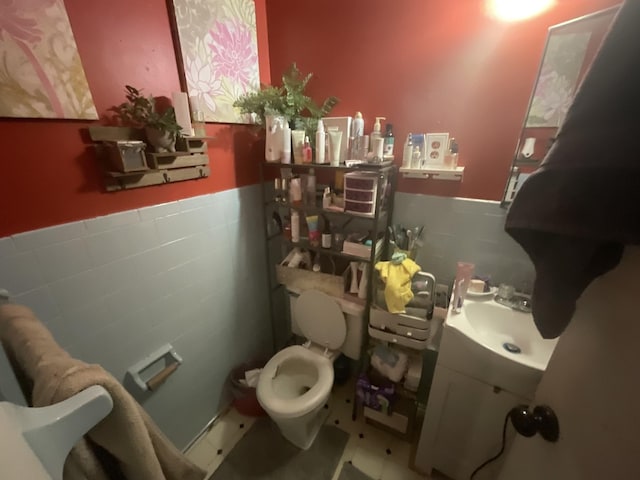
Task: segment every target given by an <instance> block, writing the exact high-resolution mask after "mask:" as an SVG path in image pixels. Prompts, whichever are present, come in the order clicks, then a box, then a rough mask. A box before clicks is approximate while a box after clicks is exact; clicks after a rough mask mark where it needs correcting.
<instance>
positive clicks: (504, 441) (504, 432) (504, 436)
mask: <svg viewBox="0 0 640 480" xmlns="http://www.w3.org/2000/svg"><path fill="white" fill-rule="evenodd" d="M511 412H512V411H511V410H510V411H509V412H507V414H506V415H505V417H504V425H503V426H502V447H500V451H499V452H498V453H497V455H494V456H493V457H491V458H490V459H488V460H487V461H485V462H484V463H483V464H482V465H480V466H479V467H478V468H476V469H475V470H474V471H473V473H472V474H471V476H470V477H469V480H473V478H474V477H475V476H476V475H477V473H478V472H479V471H480V470H482V469H483V468H484V467H486V466H487V465H489V464H490V463H491V462H495V461H496V460H497V459H498V458H500V456H501V455H502V454H503V453H504V449H505V447H506V446H507V425H508V423H509V417H511Z"/></svg>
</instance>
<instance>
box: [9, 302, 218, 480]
mask: <svg viewBox="0 0 640 480" xmlns="http://www.w3.org/2000/svg"><path fill="white" fill-rule="evenodd" d="M0 341H1V342H2V345H3V346H4V348H5V351H6V353H7V357H8V358H9V360H10V361H11V364H12V366H13V367H14V370H17V371H16V373H17V377H18V378H19V380H20V381H21V384H22V385H23V388H25V390H26V391H27V393H30V394H31V395H30V397H31V398H30V403H31V404H32V406H34V407H43V406H47V405H53V404H55V403H58V402H61V401H62V400H65V399H67V398H69V397H72V396H73V395H75V394H77V393H79V392H81V391H82V390H85V389H86V388H88V387H90V386H92V385H101V386H102V387H104V388H105V389H106V390H107V391H108V392H109V394H110V395H111V398H112V400H113V410H112V411H111V413H109V415H108V416H107V417H106V418H105V419H104V420H102V421H101V422H100V423H98V424H97V425H96V426H95V427H94V428H92V429H91V430H90V431H89V432H88V433H87V435H86V437H88V438H89V440H90V441H88V440H87V439H86V438H83V439H81V440H80V441H79V442H78V443H77V444H76V446H75V447H74V448H73V449H72V450H71V453H70V454H69V456H68V457H67V460H66V462H65V466H64V479H65V480H76V479H77V480H85V479H86V480H109V479H114V478H118V479H123V478H124V479H127V480H163V479H164V480H200V479H203V478H204V477H205V472H204V471H203V470H201V469H200V468H198V467H197V466H196V465H194V464H193V463H191V462H190V461H189V460H188V459H187V458H186V457H185V456H184V455H183V454H182V453H181V452H180V451H179V450H178V449H177V448H176V447H175V446H174V445H173V444H172V443H171V441H170V440H169V439H167V438H166V437H165V436H164V434H163V433H162V432H161V431H160V429H159V428H158V427H157V426H156V425H155V423H154V422H153V420H151V418H150V417H149V416H148V415H147V413H146V412H145V411H144V410H143V409H142V407H141V406H140V405H139V404H138V403H137V402H136V401H135V400H134V399H133V398H132V397H131V395H129V393H128V392H127V391H126V390H125V389H124V387H123V386H122V385H121V384H120V383H119V382H118V381H117V380H116V379H115V378H114V377H113V376H112V375H111V374H109V373H108V372H107V371H105V370H104V369H103V368H102V367H100V366H99V365H89V364H86V363H84V362H82V361H80V360H76V359H74V358H72V357H71V356H70V355H69V354H68V353H67V352H66V351H65V350H63V349H62V348H61V347H60V346H59V345H58V344H57V343H56V341H55V340H54V338H53V337H52V335H51V333H50V332H49V330H47V328H46V327H45V326H44V325H43V324H42V323H41V322H40V321H39V320H38V319H36V317H35V316H34V314H33V312H32V311H31V310H29V309H28V308H27V307H24V306H21V305H13V304H5V305H0ZM95 446H97V447H98V448H97V451H96V449H94V447H95ZM105 452H106V454H107V455H105ZM98 455H99V456H100V459H99V458H98ZM105 456H106V457H108V458H107V459H108V461H107V462H106V463H105V462H104V461H103V462H101V461H100V460H104V459H105ZM105 464H110V465H111V466H112V467H114V468H113V470H112V469H111V468H105Z"/></svg>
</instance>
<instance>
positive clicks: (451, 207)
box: [393, 193, 534, 292]
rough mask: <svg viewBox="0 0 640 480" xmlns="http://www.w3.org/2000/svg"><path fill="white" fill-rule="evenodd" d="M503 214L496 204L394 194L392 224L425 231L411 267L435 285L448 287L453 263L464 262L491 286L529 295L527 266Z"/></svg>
mask: <svg viewBox="0 0 640 480" xmlns="http://www.w3.org/2000/svg"><path fill="white" fill-rule="evenodd" d="M506 213H507V211H506V210H505V209H504V208H502V207H500V204H499V203H498V202H490V201H485V200H472V199H468V198H451V197H436V196H432V195H415V194H408V193H397V194H396V197H395V206H394V212H393V220H394V223H401V224H403V225H405V226H406V225H424V226H425V230H424V232H425V233H424V234H423V240H424V245H423V247H422V248H421V249H420V251H419V253H418V256H417V261H418V264H419V265H420V266H421V267H422V268H423V270H426V271H428V272H431V273H433V274H434V275H435V277H436V279H437V280H438V283H445V284H451V283H452V282H453V279H454V278H455V270H456V262H458V261H467V262H472V263H474V264H475V265H476V269H475V271H476V273H478V274H481V275H491V279H492V281H493V282H495V283H500V282H506V283H510V284H512V285H515V286H516V287H517V288H518V289H521V290H523V291H527V292H529V291H530V290H531V288H532V287H533V279H534V268H533V264H532V263H531V261H530V260H529V257H528V256H527V254H526V253H525V252H524V250H522V248H521V247H520V245H518V244H517V243H516V241H515V240H513V239H512V238H511V237H510V236H509V235H508V234H507V233H506V232H505V231H504V221H505V217H506Z"/></svg>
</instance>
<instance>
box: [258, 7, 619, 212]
mask: <svg viewBox="0 0 640 480" xmlns="http://www.w3.org/2000/svg"><path fill="white" fill-rule="evenodd" d="M617 3H620V1H619V0H590V1H584V0H558V2H557V4H556V6H555V7H554V8H553V9H551V10H550V11H548V12H546V13H545V14H543V15H541V16H538V17H536V18H533V19H529V20H526V21H521V22H516V23H512V24H505V23H500V22H498V21H496V20H493V19H491V18H489V17H488V16H487V15H485V12H484V9H483V7H484V1H481V0H402V1H394V2H391V1H389V0H348V1H346V0H325V1H323V2H317V1H316V2H302V1H299V0H268V1H267V16H268V19H269V50H270V62H271V76H272V78H274V79H276V78H279V76H280V75H281V73H282V71H283V70H284V69H285V68H286V67H287V66H288V65H289V64H290V63H291V62H292V61H297V63H298V65H299V67H300V68H301V69H302V70H303V71H304V72H313V73H314V74H315V75H316V78H315V80H314V81H312V84H311V85H310V92H311V93H312V95H313V96H314V98H316V100H320V99H323V98H324V97H326V96H327V95H336V96H338V97H339V98H340V99H341V103H340V104H339V105H338V106H337V107H336V109H335V110H334V112H333V113H332V114H335V115H353V114H354V113H355V112H356V111H357V110H360V111H362V113H363V115H364V116H365V121H366V127H365V130H366V131H369V130H370V128H371V127H372V124H373V117H374V116H375V115H380V116H386V117H387V118H388V119H389V121H390V122H392V123H393V125H394V131H395V134H396V142H397V145H396V149H395V154H396V157H400V156H401V155H402V144H403V142H404V139H405V138H406V135H407V133H408V132H410V131H411V132H414V133H415V132H450V134H451V135H452V136H454V137H456V138H457V139H458V141H459V143H460V152H461V153H460V164H461V165H464V166H465V167H466V170H465V177H464V181H463V183H461V184H460V183H457V182H444V181H437V180H427V181H424V180H415V179H406V180H405V179H401V182H400V185H399V189H400V190H401V191H405V192H411V193H427V194H435V195H447V196H461V197H471V198H482V199H490V200H499V199H501V198H502V193H503V189H504V185H505V182H506V180H507V175H508V171H509V166H510V164H511V160H512V156H513V153H514V150H515V147H516V143H517V140H518V135H519V132H520V128H521V125H522V120H523V117H524V114H525V110H526V108H527V104H528V101H529V96H530V93H531V89H532V88H533V82H534V79H535V76H536V73H537V69H538V65H539V62H540V59H541V56H542V50H543V48H544V43H545V39H546V35H547V28H548V27H549V26H551V25H555V24H557V23H560V22H563V21H566V20H570V19H572V18H575V17H578V16H581V15H585V14H587V13H591V12H595V11H598V10H601V9H603V8H606V7H609V6H612V5H615V4H617ZM383 128H384V127H383Z"/></svg>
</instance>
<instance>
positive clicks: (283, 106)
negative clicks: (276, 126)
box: [233, 62, 338, 138]
mask: <svg viewBox="0 0 640 480" xmlns="http://www.w3.org/2000/svg"><path fill="white" fill-rule="evenodd" d="M312 78H313V74H312V73H308V74H306V75H304V76H303V75H302V73H301V72H300V70H299V69H298V66H297V65H296V64H295V62H294V63H292V64H291V66H290V67H289V68H288V69H287V71H286V72H284V74H283V75H282V85H281V86H274V85H261V87H260V90H258V91H256V92H250V93H246V94H244V95H242V96H241V97H240V98H238V100H236V101H235V103H234V104H233V106H234V107H237V108H239V109H240V111H241V112H242V113H244V114H255V116H256V123H257V124H258V125H262V126H264V125H265V117H266V116H267V115H282V116H284V117H286V118H287V119H288V120H289V123H290V124H291V126H292V128H297V129H304V130H306V131H307V134H309V135H310V136H312V135H313V133H314V132H315V130H316V128H317V125H318V120H319V119H320V118H322V117H326V116H327V115H328V114H329V112H331V110H332V109H333V107H335V106H336V105H337V103H338V99H337V98H336V97H334V96H331V97H328V98H327V99H325V100H324V102H322V105H318V104H316V103H315V102H314V100H313V99H312V98H311V97H310V96H309V95H307V94H306V93H305V91H306V88H307V85H308V84H309V82H310V81H311V79H312ZM312 138H313V137H312Z"/></svg>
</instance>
